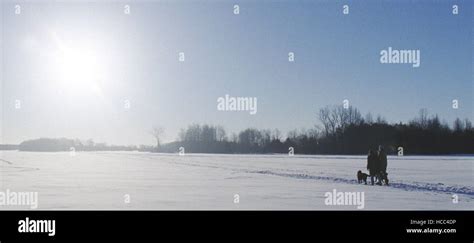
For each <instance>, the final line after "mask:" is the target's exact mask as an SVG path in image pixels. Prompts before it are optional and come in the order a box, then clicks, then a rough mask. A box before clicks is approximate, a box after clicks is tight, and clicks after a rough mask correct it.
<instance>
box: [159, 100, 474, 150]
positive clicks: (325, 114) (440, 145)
mask: <svg viewBox="0 0 474 243" xmlns="http://www.w3.org/2000/svg"><path fill="white" fill-rule="evenodd" d="M317 117H318V119H319V121H320V123H321V125H320V126H315V127H314V128H312V129H308V130H306V129H302V130H299V131H298V130H293V131H290V132H289V133H288V134H287V136H286V138H285V139H283V138H282V135H281V132H280V131H279V130H278V129H275V130H266V129H263V130H258V129H254V128H248V129H245V130H243V131H241V132H239V133H238V134H232V135H231V137H228V136H227V133H226V131H225V130H224V128H223V127H222V126H213V125H206V124H205V125H199V124H192V125H190V126H188V127H187V128H186V129H182V130H181V132H180V134H179V138H178V141H176V142H172V143H168V144H164V145H163V146H160V147H159V148H158V150H157V151H159V152H176V151H178V150H179V148H180V147H183V148H185V151H186V152H191V153H288V151H289V148H290V147H293V148H294V151H295V153H299V154H366V153H367V151H368V150H369V149H376V148H377V147H378V146H379V145H382V146H384V147H385V148H386V150H387V151H388V152H389V153H396V152H398V151H399V150H400V148H401V150H402V151H403V154H474V146H472V145H473V144H474V129H473V127H472V123H471V121H469V120H468V119H465V120H461V119H459V118H457V119H456V120H455V121H454V124H453V126H452V127H450V126H449V125H448V124H447V123H445V122H441V121H440V119H439V118H438V116H437V115H434V116H431V117H430V116H429V115H428V112H427V110H426V109H421V110H420V113H419V116H418V117H416V118H414V119H413V120H411V121H409V122H408V123H407V124H403V123H401V122H400V123H395V124H389V123H387V122H386V120H385V119H384V118H383V117H381V116H380V115H379V116H377V118H376V119H374V118H373V117H372V114H370V113H368V114H366V115H365V117H362V115H361V113H360V111H359V110H358V109H357V108H354V107H352V106H349V107H347V108H344V107H343V106H327V107H325V108H322V109H320V110H319V112H318V115H317Z"/></svg>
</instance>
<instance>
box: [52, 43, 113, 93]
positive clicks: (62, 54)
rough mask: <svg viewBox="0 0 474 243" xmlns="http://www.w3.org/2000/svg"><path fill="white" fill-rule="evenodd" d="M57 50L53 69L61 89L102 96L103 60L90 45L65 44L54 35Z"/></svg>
mask: <svg viewBox="0 0 474 243" xmlns="http://www.w3.org/2000/svg"><path fill="white" fill-rule="evenodd" d="M56 43H57V45H58V52H56V53H57V54H56V58H55V59H56V65H54V67H53V68H54V69H55V70H56V72H57V76H58V79H59V81H60V82H59V83H60V86H61V87H60V89H61V90H62V91H68V93H69V94H75V95H88V94H91V93H92V94H95V95H98V96H102V87H101V85H100V84H101V82H100V81H101V78H103V73H104V70H103V65H102V64H103V63H102V62H103V61H102V60H100V57H99V56H98V54H99V53H98V52H96V51H94V49H93V48H91V47H83V46H73V45H66V44H65V43H63V42H62V41H61V40H60V39H59V38H57V36H56Z"/></svg>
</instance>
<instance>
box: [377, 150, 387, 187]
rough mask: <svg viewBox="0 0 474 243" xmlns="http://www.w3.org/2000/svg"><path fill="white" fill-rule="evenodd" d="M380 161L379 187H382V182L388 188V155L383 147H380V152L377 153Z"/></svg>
mask: <svg viewBox="0 0 474 243" xmlns="http://www.w3.org/2000/svg"><path fill="white" fill-rule="evenodd" d="M377 155H378V156H377V157H378V161H379V165H380V167H379V182H377V185H382V181H384V182H385V185H387V186H388V176H387V175H388V174H387V154H386V153H385V150H384V148H383V146H382V145H379V151H378V153H377Z"/></svg>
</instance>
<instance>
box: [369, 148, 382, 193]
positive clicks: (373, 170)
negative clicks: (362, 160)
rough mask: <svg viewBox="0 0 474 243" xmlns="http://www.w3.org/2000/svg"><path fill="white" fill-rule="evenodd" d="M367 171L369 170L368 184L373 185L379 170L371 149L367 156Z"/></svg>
mask: <svg viewBox="0 0 474 243" xmlns="http://www.w3.org/2000/svg"><path fill="white" fill-rule="evenodd" d="M367 170H369V176H370V183H371V184H372V185H374V179H375V177H376V176H377V174H378V173H379V172H380V169H379V166H378V158H377V154H376V153H375V152H374V151H372V150H371V149H370V150H369V154H368V156H367Z"/></svg>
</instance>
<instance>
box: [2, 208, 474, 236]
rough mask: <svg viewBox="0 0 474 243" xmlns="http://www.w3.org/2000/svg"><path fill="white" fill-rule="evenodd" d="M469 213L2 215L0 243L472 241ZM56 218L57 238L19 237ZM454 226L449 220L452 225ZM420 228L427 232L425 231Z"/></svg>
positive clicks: (108, 212)
mask: <svg viewBox="0 0 474 243" xmlns="http://www.w3.org/2000/svg"><path fill="white" fill-rule="evenodd" d="M473 216H474V213H473V211H0V242H2V243H5V242H6V243H8V242H14V241H21V242H24V241H29V240H33V239H34V240H35V241H36V240H54V241H57V240H131V241H135V240H165V241H168V240H185V241H188V240H189V241H196V240H217V241H229V240H238V241H241V240H257V241H277V240H278V241H286V242H295V241H314V240H358V241H360V240H361V241H364V240H377V241H387V240H388V241H392V240H404V241H411V240H413V241H418V240H429V241H430V242H433V241H445V240H447V241H449V242H454V241H463V242H472V239H473V230H472V229H473V227H472V220H473V219H474V217H473ZM26 217H28V218H29V219H38V220H43V219H54V220H55V221H56V222H55V223H56V229H55V231H56V232H55V236H54V237H51V236H48V235H47V234H46V233H18V222H19V220H24V219H25V218H26ZM428 219H432V220H455V224H452V225H442V226H440V225H438V226H434V225H433V226H429V227H432V228H455V229H456V233H451V234H423V233H420V234H407V233H406V229H407V228H417V227H416V225H411V224H410V220H428ZM450 222H453V221H450ZM419 228H426V225H425V226H424V227H419Z"/></svg>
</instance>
